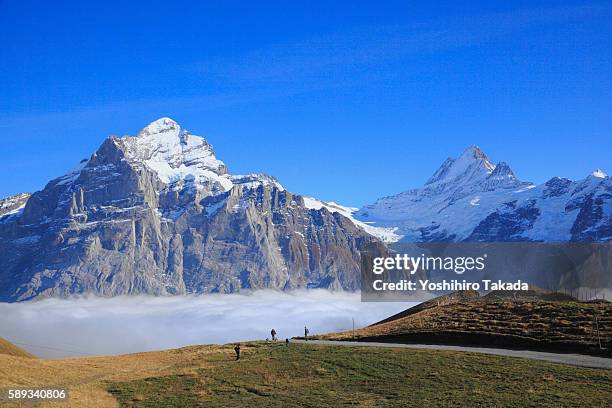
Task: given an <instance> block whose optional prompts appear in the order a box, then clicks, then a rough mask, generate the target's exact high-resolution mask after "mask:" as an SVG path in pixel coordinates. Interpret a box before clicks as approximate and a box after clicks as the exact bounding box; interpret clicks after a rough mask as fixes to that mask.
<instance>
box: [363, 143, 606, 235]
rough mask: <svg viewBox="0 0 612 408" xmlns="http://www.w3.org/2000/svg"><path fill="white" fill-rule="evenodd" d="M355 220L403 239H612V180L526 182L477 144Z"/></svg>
mask: <svg viewBox="0 0 612 408" xmlns="http://www.w3.org/2000/svg"><path fill="white" fill-rule="evenodd" d="M354 217H355V218H357V219H359V220H361V221H364V222H370V223H372V224H374V225H377V226H385V227H393V228H395V230H394V231H395V233H396V234H398V235H400V236H401V240H402V241H408V242H435V241H485V242H499V241H503V242H507V241H544V242H566V241H573V242H607V241H611V240H612V178H611V177H609V176H607V175H606V174H605V173H604V172H603V171H602V170H600V169H598V170H595V171H594V172H593V173H592V174H590V175H589V176H587V177H586V178H585V179H583V180H579V181H572V180H568V179H566V178H560V177H553V178H551V179H550V180H548V181H547V182H546V183H544V184H542V185H535V184H533V183H530V182H525V181H521V180H519V179H518V178H517V177H516V175H515V174H514V172H513V171H512V169H511V168H510V166H509V165H508V164H507V163H505V162H499V163H497V165H495V164H493V163H492V162H491V161H490V160H489V158H488V157H487V155H486V154H485V153H484V152H483V151H482V150H480V149H479V148H478V147H477V146H470V147H469V148H468V149H466V150H465V151H464V152H463V154H462V155H461V156H459V157H458V158H456V159H453V158H448V159H446V161H445V162H444V163H442V165H441V166H440V168H439V169H438V170H437V171H436V172H435V173H434V174H433V176H431V178H430V179H429V180H428V181H427V183H425V185H424V186H423V187H422V188H418V189H414V190H409V191H406V192H403V193H400V194H397V195H394V196H391V197H384V198H381V199H379V200H378V201H376V202H375V203H374V204H372V205H368V206H365V207H363V208H362V209H360V210H359V211H357V212H356V213H355V214H354Z"/></svg>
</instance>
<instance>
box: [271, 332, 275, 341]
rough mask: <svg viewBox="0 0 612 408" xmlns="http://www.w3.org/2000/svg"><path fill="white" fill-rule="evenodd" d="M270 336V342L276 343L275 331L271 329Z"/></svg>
mask: <svg viewBox="0 0 612 408" xmlns="http://www.w3.org/2000/svg"><path fill="white" fill-rule="evenodd" d="M270 334H271V335H272V341H276V330H274V329H272V330H271V331H270Z"/></svg>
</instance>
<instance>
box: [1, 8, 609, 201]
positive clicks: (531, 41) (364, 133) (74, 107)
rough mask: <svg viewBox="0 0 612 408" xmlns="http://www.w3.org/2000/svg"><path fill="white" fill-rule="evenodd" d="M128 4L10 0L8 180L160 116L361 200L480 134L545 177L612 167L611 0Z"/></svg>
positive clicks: (296, 187) (85, 152) (296, 178)
mask: <svg viewBox="0 0 612 408" xmlns="http://www.w3.org/2000/svg"><path fill="white" fill-rule="evenodd" d="M94 3H97V4H94ZM126 3H133V4H126ZM136 3H137V2H125V1H123V2H114V1H106V2H103V3H102V2H69V1H57V2H40V1H35V2H30V1H25V0H23V1H2V0H0V44H2V47H0V90H1V91H0V138H1V139H0V142H1V143H0V146H1V148H0V175H1V178H0V180H1V181H0V196H5V195H9V194H13V193H16V192H19V191H34V190H37V189H40V188H42V187H43V186H44V184H45V183H46V182H47V181H48V180H50V179H51V178H54V177H56V176H59V175H61V174H63V173H64V172H66V171H67V170H68V169H69V168H71V167H72V166H73V165H74V164H76V163H78V161H79V160H80V159H82V158H84V157H88V156H89V155H90V154H91V153H92V152H93V151H95V150H96V149H97V147H98V146H99V145H100V144H101V143H102V141H103V140H104V138H105V137H107V136H108V135H109V134H119V135H124V134H131V135H133V134H135V133H136V132H137V131H138V130H139V129H140V128H142V127H143V126H145V125H146V124H147V123H149V122H151V121H152V120H154V119H156V118H158V117H161V116H170V117H172V118H173V119H175V120H177V121H178V122H179V123H181V124H182V125H183V126H184V127H186V128H188V129H190V130H191V131H192V132H193V133H196V134H199V135H202V136H205V137H206V138H207V139H208V140H209V141H210V142H211V143H212V144H213V145H214V146H215V150H216V152H217V156H218V157H219V158H220V159H222V160H224V161H225V162H226V164H227V165H228V167H229V169H230V171H231V172H233V173H237V174H239V173H246V172H253V171H258V172H265V173H268V174H271V175H274V176H276V177H277V178H278V179H279V180H280V181H281V182H282V183H283V184H284V185H285V186H286V187H287V188H288V189H289V190H291V191H294V192H297V193H302V194H308V195H314V196H317V197H320V198H322V199H325V200H335V201H338V202H341V203H344V204H348V205H355V206H360V205H363V204H367V203H370V202H372V201H374V200H375V199H376V198H378V197H381V196H385V195H389V194H394V193H397V192H400V191H403V190H406V189H408V188H412V187H416V186H419V185H422V184H423V182H424V181H425V180H426V179H427V178H428V177H429V176H430V175H431V174H432V173H433V172H434V171H435V170H436V168H437V167H438V166H439V165H440V163H441V162H442V161H443V160H444V159H445V158H446V157H448V156H457V155H459V154H460V153H461V152H462V151H463V149H465V147H467V146H468V145H471V144H477V145H479V146H481V148H482V149H483V150H484V151H485V152H486V153H487V154H488V155H489V156H490V157H491V159H492V160H493V161H499V160H505V161H507V162H509V163H510V165H511V166H512V167H513V169H514V170H515V172H516V173H517V175H518V176H519V177H520V178H522V179H525V180H530V181H534V182H543V181H546V180H547V179H548V178H550V177H551V176H553V175H559V176H565V177H569V178H574V179H577V178H583V177H585V176H586V175H587V174H589V173H590V172H591V171H592V170H594V169H595V168H596V167H602V168H604V170H607V171H608V172H612V159H611V157H612V143H611V142H610V140H612V138H611V130H612V121H611V115H610V112H611V110H612V109H611V108H612V103H611V102H612V93H611V90H612V86H611V85H612V84H611V79H610V78H611V76H610V72H612V67H611V66H610V65H611V61H612V44H611V43H612V41H610V39H611V38H612V3H611V2H595V3H593V2H580V1H571V2H570V1H548V2H546V1H543V2H537V1H530V2H525V1H513V2H499V1H472V2H409V1H401V2H393V1H379V2H357V3H355V2H346V3H344V2H341V1H337V2H329V1H326V2H316V1H310V2H303V3H302V4H301V5H298V4H297V2H290V3H296V5H292V6H288V4H290V3H287V2H276V3H275V2H268V3H266V4H265V5H261V4H258V5H256V4H255V3H256V2H195V1H193V2H185V1H172V2H158V1H150V2H147V3H146V5H145V3H144V2H143V3H141V4H136ZM466 3H469V5H466Z"/></svg>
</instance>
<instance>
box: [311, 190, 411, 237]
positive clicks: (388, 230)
mask: <svg viewBox="0 0 612 408" xmlns="http://www.w3.org/2000/svg"><path fill="white" fill-rule="evenodd" d="M304 204H305V205H306V207H307V208H310V209H313V210H320V209H321V208H326V209H327V210H328V211H329V212H331V213H338V214H341V215H343V216H345V217H346V218H348V219H349V220H351V222H353V224H355V225H356V226H357V227H359V228H361V229H362V230H364V231H365V232H367V233H368V234H370V235H373V236H375V237H376V238H378V239H380V240H381V241H383V242H388V243H389V242H397V241H399V240H400V238H401V236H399V235H397V234H396V233H395V231H396V230H397V227H375V226H373V225H370V224H369V223H367V222H363V221H359V220H357V219H355V217H354V216H353V215H354V214H355V213H356V212H357V211H358V210H359V209H358V208H354V207H345V206H343V205H340V204H338V203H335V202H333V201H329V202H325V201H321V200H317V199H316V198H313V197H304Z"/></svg>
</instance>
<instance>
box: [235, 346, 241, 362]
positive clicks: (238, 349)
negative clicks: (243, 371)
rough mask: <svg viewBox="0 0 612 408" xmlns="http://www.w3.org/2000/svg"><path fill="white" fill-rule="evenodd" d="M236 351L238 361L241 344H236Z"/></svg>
mask: <svg viewBox="0 0 612 408" xmlns="http://www.w3.org/2000/svg"><path fill="white" fill-rule="evenodd" d="M234 351H235V352H236V361H238V360H240V343H238V344H236V347H234Z"/></svg>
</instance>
